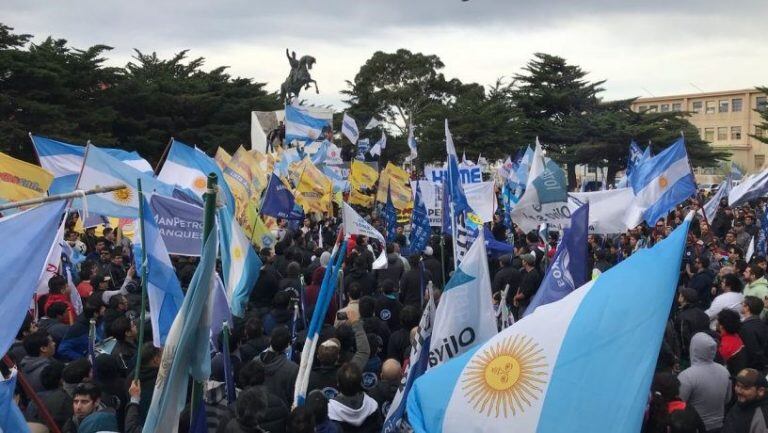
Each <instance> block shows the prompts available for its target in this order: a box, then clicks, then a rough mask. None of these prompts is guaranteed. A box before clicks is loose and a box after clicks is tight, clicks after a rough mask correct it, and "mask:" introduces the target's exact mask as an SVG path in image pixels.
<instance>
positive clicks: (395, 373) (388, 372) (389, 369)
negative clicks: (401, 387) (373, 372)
mask: <svg viewBox="0 0 768 433" xmlns="http://www.w3.org/2000/svg"><path fill="white" fill-rule="evenodd" d="M402 372H403V370H402V366H401V365H400V362H398V360H396V359H394V358H390V359H387V360H386V361H384V363H383V364H382V365H381V380H387V381H391V382H399V381H400V378H402V376H403V374H402Z"/></svg>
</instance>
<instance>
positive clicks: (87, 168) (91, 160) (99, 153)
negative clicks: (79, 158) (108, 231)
mask: <svg viewBox="0 0 768 433" xmlns="http://www.w3.org/2000/svg"><path fill="white" fill-rule="evenodd" d="M137 179H141V183H142V186H143V189H144V191H145V192H155V193H158V194H161V195H165V196H168V197H170V196H172V195H173V187H172V186H171V185H168V184H165V183H163V182H160V181H158V180H157V179H155V178H154V177H152V175H151V174H148V173H142V172H141V171H139V170H137V169H135V168H133V167H130V166H128V165H127V164H125V163H124V162H122V161H120V160H118V159H117V158H115V157H113V156H112V155H110V154H109V153H108V152H107V151H105V150H104V149H100V148H98V147H96V146H93V145H88V147H87V151H86V152H85V161H84V162H83V171H82V173H81V174H80V179H78V183H77V189H81V190H87V189H91V188H96V187H99V186H112V185H120V184H122V185H125V186H126V187H125V188H123V189H120V190H116V191H112V192H106V193H102V194H93V195H89V196H88V198H87V199H86V200H85V202H84V201H83V200H82V199H77V200H74V202H73V204H72V207H73V208H75V209H80V210H86V207H87V210H88V211H89V212H94V213H97V214H100V215H108V216H111V217H119V218H136V215H138V212H139V198H138V191H137V190H136V180H137ZM86 205H87V206H86Z"/></svg>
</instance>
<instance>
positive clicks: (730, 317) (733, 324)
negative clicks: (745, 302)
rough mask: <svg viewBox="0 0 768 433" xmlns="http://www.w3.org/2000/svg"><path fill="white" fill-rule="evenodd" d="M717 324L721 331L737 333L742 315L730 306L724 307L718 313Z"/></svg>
mask: <svg viewBox="0 0 768 433" xmlns="http://www.w3.org/2000/svg"><path fill="white" fill-rule="evenodd" d="M717 326H718V328H719V329H720V331H721V332H722V331H725V332H727V333H728V334H735V333H737V332H739V329H740V328H741V317H740V316H739V313H737V312H735V311H733V310H731V309H729V308H724V309H722V310H720V312H719V313H717Z"/></svg>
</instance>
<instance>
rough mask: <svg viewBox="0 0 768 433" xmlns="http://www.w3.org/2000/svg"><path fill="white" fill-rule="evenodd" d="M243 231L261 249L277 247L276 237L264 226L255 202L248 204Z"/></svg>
mask: <svg viewBox="0 0 768 433" xmlns="http://www.w3.org/2000/svg"><path fill="white" fill-rule="evenodd" d="M243 231H244V232H245V236H246V237H248V239H250V240H251V243H252V244H253V245H255V246H257V247H259V248H272V247H274V245H275V235H273V234H272V232H271V231H270V230H269V229H268V228H267V226H266V225H265V224H264V221H263V220H262V219H261V215H259V211H258V209H257V208H256V205H255V204H254V203H253V201H251V202H249V203H248V209H247V211H246V221H245V224H244V227H243Z"/></svg>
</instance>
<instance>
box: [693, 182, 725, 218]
mask: <svg viewBox="0 0 768 433" xmlns="http://www.w3.org/2000/svg"><path fill="white" fill-rule="evenodd" d="M729 192H731V178H730V176H728V177H726V179H725V180H724V181H722V182H720V187H719V188H718V189H717V192H716V193H715V195H714V196H712V198H710V199H709V201H707V202H706V203H704V206H702V207H701V211H699V212H703V213H704V216H705V217H706V218H707V221H709V222H710V223H712V220H713V219H714V218H715V214H716V213H717V209H718V208H719V207H720V200H721V199H723V198H727V197H728V193H729Z"/></svg>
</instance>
